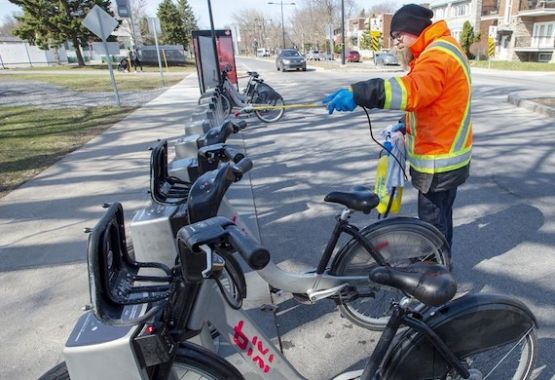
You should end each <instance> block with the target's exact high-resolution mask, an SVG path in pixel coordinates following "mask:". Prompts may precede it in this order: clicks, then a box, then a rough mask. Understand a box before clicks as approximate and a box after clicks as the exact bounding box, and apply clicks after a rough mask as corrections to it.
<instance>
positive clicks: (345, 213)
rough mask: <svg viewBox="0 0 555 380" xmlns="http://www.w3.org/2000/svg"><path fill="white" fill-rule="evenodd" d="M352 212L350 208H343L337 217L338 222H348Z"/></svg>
mask: <svg viewBox="0 0 555 380" xmlns="http://www.w3.org/2000/svg"><path fill="white" fill-rule="evenodd" d="M353 212H354V211H353V210H351V209H350V208H345V209H343V210H342V211H341V214H339V215H338V216H339V220H341V221H343V222H345V221H347V220H349V218H350V217H351V214H352V213H353Z"/></svg>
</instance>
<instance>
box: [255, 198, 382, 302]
mask: <svg viewBox="0 0 555 380" xmlns="http://www.w3.org/2000/svg"><path fill="white" fill-rule="evenodd" d="M351 213H352V210H349V209H346V210H344V211H343V212H342V213H341V215H340V216H339V217H338V218H337V223H336V225H335V227H334V229H333V232H332V234H331V236H330V239H329V241H328V244H327V246H326V248H325V250H324V252H323V254H322V257H321V259H320V263H319V264H318V268H317V269H316V271H315V272H313V273H293V272H286V271H283V270H281V269H280V268H279V267H278V266H277V265H276V264H275V263H274V262H273V261H271V260H270V262H269V263H268V265H267V266H266V267H265V268H264V269H262V270H259V271H257V273H258V274H259V275H260V277H262V278H263V279H264V280H265V281H266V282H267V283H268V284H270V285H271V286H273V287H275V288H278V289H281V290H284V291H287V292H290V293H302V294H307V295H308V296H309V298H310V300H311V301H317V300H320V299H323V298H328V297H330V296H333V295H335V294H337V293H339V292H340V291H341V290H343V289H344V288H346V287H347V286H349V282H364V283H366V282H368V277H367V276H336V275H333V274H328V273H326V268H327V266H328V263H329V261H330V259H331V257H332V254H333V250H334V248H335V246H336V245H337V242H338V240H339V237H340V236H341V234H342V233H346V234H348V235H350V236H352V237H353V238H354V239H355V240H356V241H357V242H358V243H360V244H361V245H362V247H364V248H365V249H366V251H367V252H368V254H369V255H371V256H372V257H373V259H374V260H375V261H376V263H377V264H378V265H381V266H387V265H388V264H387V263H386V262H385V260H384V258H383V257H382V255H381V254H380V253H379V252H378V251H377V250H376V249H375V248H374V247H373V246H372V244H371V243H370V242H369V241H368V240H367V239H366V238H365V237H364V236H363V235H362V234H361V233H360V232H359V230H358V228H357V227H355V226H353V225H351V224H349V222H348V217H349V215H350V214H351ZM376 286H378V285H376Z"/></svg>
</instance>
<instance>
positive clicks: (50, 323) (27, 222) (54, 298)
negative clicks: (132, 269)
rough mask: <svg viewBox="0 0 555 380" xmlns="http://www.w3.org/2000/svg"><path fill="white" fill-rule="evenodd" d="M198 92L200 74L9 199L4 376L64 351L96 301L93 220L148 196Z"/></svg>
mask: <svg viewBox="0 0 555 380" xmlns="http://www.w3.org/2000/svg"><path fill="white" fill-rule="evenodd" d="M198 96H199V92H198V82H197V78H196V75H194V74H191V75H189V76H187V78H185V79H184V80H183V81H181V82H180V83H179V84H177V85H175V86H173V87H171V88H170V89H168V90H167V91H166V92H164V93H163V94H162V95H160V96H159V97H157V98H156V99H154V100H152V101H151V102H149V103H148V104H146V105H145V106H143V107H142V108H140V109H138V110H137V111H135V112H134V113H132V114H130V115H129V116H128V117H127V118H125V119H124V120H122V121H121V122H119V123H118V124H116V125H114V126H113V127H112V128H110V129H109V130H107V131H106V132H105V133H103V134H101V135H99V136H97V137H96V138H94V139H93V140H91V141H89V142H88V143H87V144H85V145H84V146H83V147H81V148H80V149H79V150H77V151H75V152H73V153H71V154H69V155H67V156H66V157H64V158H63V159H62V160H60V161H58V162H57V163H56V164H55V165H53V166H52V167H50V168H49V169H47V170H46V171H44V172H42V173H41V174H39V175H38V176H37V177H35V178H34V179H33V180H31V181H29V182H27V183H26V184H24V185H23V186H22V187H21V188H19V189H17V190H15V191H13V192H11V193H10V194H8V195H7V196H6V197H4V198H2V199H0V294H2V297H1V299H0V321H1V322H2V325H3V329H2V331H1V332H0V340H1V341H2V342H4V344H3V345H2V347H1V348H0V378H1V379H10V380H18V379H21V380H23V379H25V380H27V379H34V378H37V377H38V376H40V375H41V374H42V373H44V372H45V371H47V370H48V369H49V368H51V367H52V366H54V365H55V364H56V363H58V362H60V361H62V360H63V358H62V349H63V346H64V344H65V341H66V339H67V336H68V335H69V332H70V331H71V329H72V328H73V325H74V323H75V321H76V320H77V318H78V316H79V315H80V314H81V313H82V312H81V307H82V306H83V305H85V304H87V303H88V302H89V290H88V282H87V266H86V243H87V236H86V235H85V234H84V233H83V228H85V227H93V226H94V225H95V223H96V222H97V221H98V219H99V218H100V217H101V216H102V215H103V213H104V209H102V207H101V205H102V204H103V203H105V202H107V203H110V202H116V201H117V202H121V203H122V204H123V206H124V210H125V211H126V221H127V222H129V221H130V220H131V218H132V216H133V214H134V213H135V211H137V210H138V209H139V208H141V207H143V206H144V205H145V204H146V202H147V199H148V198H147V197H148V195H147V193H146V191H147V189H148V185H149V159H150V152H149V151H148V150H147V149H148V147H149V146H151V145H153V144H154V143H155V142H156V140H157V139H159V138H166V139H169V140H170V139H174V138H177V137H179V136H181V135H182V134H183V130H184V129H183V127H184V125H185V122H186V121H187V120H188V118H189V117H190V114H191V112H193V111H194V110H195V109H196V108H197V99H198ZM245 186H246V187H248V189H249V190H250V184H249V183H248V181H245ZM248 195H249V196H252V194H251V193H249V194H248ZM250 200H251V201H252V199H250ZM245 204H248V202H246V203H245V202H243V203H241V206H242V207H243V208H244V207H246V206H245Z"/></svg>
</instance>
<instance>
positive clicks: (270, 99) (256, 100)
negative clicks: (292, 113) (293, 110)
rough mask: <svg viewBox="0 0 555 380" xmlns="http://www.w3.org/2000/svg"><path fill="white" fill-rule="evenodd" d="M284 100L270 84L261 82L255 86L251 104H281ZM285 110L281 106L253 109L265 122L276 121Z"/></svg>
mask: <svg viewBox="0 0 555 380" xmlns="http://www.w3.org/2000/svg"><path fill="white" fill-rule="evenodd" d="M284 104H285V102H284V101H283V98H282V97H281V95H280V94H278V93H277V92H276V91H274V89H272V88H271V87H270V86H268V85H266V84H264V83H261V84H259V85H258V86H257V87H256V90H255V92H254V95H253V97H252V105H253V106H264V105H268V106H278V107H279V106H283V105H284ZM284 112H285V110H284V109H283V108H281V107H280V108H277V109H266V110H264V109H262V110H256V111H254V113H255V115H256V117H258V118H259V119H260V120H262V121H263V122H265V123H272V122H274V121H278V120H279V119H281V118H282V117H283V114H284Z"/></svg>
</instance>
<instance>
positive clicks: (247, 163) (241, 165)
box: [231, 157, 252, 182]
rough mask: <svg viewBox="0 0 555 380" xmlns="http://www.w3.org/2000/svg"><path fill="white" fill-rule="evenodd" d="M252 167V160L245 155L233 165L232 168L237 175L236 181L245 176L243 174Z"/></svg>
mask: <svg viewBox="0 0 555 380" xmlns="http://www.w3.org/2000/svg"><path fill="white" fill-rule="evenodd" d="M251 169H252V161H251V160H250V158H248V157H245V158H243V159H242V160H241V161H239V162H238V163H236V164H235V165H232V167H231V170H232V171H233V174H234V175H235V182H237V181H239V180H240V179H241V178H243V175H245V173H246V172H248V171H249V170H251Z"/></svg>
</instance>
